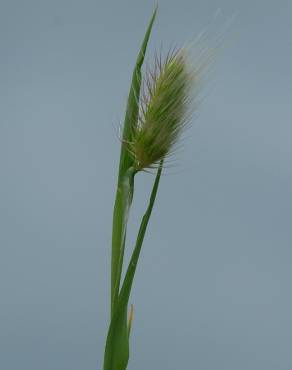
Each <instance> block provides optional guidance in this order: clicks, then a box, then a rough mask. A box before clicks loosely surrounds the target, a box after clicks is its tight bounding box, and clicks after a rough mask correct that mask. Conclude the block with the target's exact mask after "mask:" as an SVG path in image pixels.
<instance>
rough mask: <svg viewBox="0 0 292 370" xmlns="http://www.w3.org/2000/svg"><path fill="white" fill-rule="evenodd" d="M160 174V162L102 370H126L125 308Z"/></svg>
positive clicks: (127, 346)
mask: <svg viewBox="0 0 292 370" xmlns="http://www.w3.org/2000/svg"><path fill="white" fill-rule="evenodd" d="M161 172H162V162H161V163H160V167H159V169H158V171H157V174H156V178H155V182H154V185H153V188H152V192H151V196H150V201H149V205H148V208H147V210H146V212H145V214H144V216H143V218H142V222H141V225H140V228H139V232H138V236H137V240H136V245H135V248H134V250H133V253H132V256H131V259H130V263H129V266H128V269H127V272H126V275H125V279H124V282H123V285H122V288H121V292H120V294H119V297H118V304H117V307H116V309H115V312H114V315H113V318H112V320H111V323H110V327H109V332H108V336H107V341H106V348H105V358H104V370H125V369H126V368H127V364H128V359H129V340H128V334H129V332H130V328H127V307H128V303H129V298H130V293H131V288H132V284H133V280H134V276H135V272H136V267H137V263H138V259H139V255H140V252H141V248H142V244H143V240H144V236H145V232H146V229H147V225H148V222H149V219H150V216H151V213H152V209H153V205H154V202H155V198H156V194H157V190H158V185H159V181H160V176H161Z"/></svg>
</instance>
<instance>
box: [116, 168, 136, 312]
mask: <svg viewBox="0 0 292 370" xmlns="http://www.w3.org/2000/svg"><path fill="white" fill-rule="evenodd" d="M134 176H135V170H134V168H132V167H130V168H129V170H128V171H127V172H126V173H125V175H124V176H123V178H122V179H121V180H120V181H119V184H118V189H117V194H116V200H115V206H114V214H113V231H112V259H111V264H112V266H111V317H112V316H113V314H114V310H115V307H116V304H117V300H118V294H119V288H120V281H121V274H122V267H123V259H124V250H125V239H126V232H127V223H128V217H129V212H130V207H131V204H132V199H133V192H134Z"/></svg>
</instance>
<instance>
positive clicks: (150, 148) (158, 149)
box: [128, 49, 195, 171]
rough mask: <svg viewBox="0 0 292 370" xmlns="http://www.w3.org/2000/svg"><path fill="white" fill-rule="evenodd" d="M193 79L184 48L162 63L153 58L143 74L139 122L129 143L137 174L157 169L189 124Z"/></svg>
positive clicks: (170, 54)
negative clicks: (152, 61) (149, 67)
mask: <svg viewBox="0 0 292 370" xmlns="http://www.w3.org/2000/svg"><path fill="white" fill-rule="evenodd" d="M194 77H195V74H194V73H193V69H192V68H190V65H189V64H188V61H187V53H186V49H178V50H175V51H171V52H169V53H168V55H167V56H166V58H165V59H164V60H162V57H161V56H156V58H155V63H154V67H153V68H152V69H148V70H147V71H146V73H145V77H144V80H143V84H142V92H141V96H140V105H139V117H138V122H137V125H136V126H135V127H133V128H132V130H133V132H132V135H131V138H132V140H131V142H130V143H128V145H129V151H130V153H131V155H132V156H133V159H134V164H135V168H136V169H137V170H138V171H139V170H143V169H147V168H153V167H157V165H158V164H159V162H160V161H162V160H164V159H165V158H166V157H167V156H168V155H169V154H170V153H171V152H172V151H173V149H174V147H175V145H176V143H177V141H178V139H179V137H180V135H181V133H182V132H183V129H184V128H185V126H186V125H187V124H188V123H189V121H190V111H191V110H190V105H191V100H192V99H191V91H192V87H193V84H194V82H195V79H194Z"/></svg>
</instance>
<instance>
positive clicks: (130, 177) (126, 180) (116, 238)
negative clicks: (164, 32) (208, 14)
mask: <svg viewBox="0 0 292 370" xmlns="http://www.w3.org/2000/svg"><path fill="white" fill-rule="evenodd" d="M156 12H157V7H156V8H155V10H154V13H153V15H152V17H151V20H150V22H149V25H148V28H147V30H146V33H145V36H144V40H143V43H142V46H141V49H140V52H139V54H138V58H137V61H136V65H135V68H134V72H133V77H132V84H131V88H130V92H129V97H128V103H127V110H126V116H125V122H124V129H123V137H122V145H121V154H120V166H119V176H118V188H117V193H116V199H115V206H114V216H113V230H112V259H111V260H112V266H111V317H112V316H113V313H114V310H115V306H116V305H117V299H118V294H119V289H120V280H121V273H122V266H123V257H124V248H125V237H126V228H127V220H128V213H129V209H130V205H131V201H132V196H133V186H134V173H133V170H132V169H131V166H132V165H133V160H132V158H131V156H130V154H129V151H128V148H127V146H126V143H127V142H129V141H131V134H132V128H133V126H135V125H136V124H137V120H138V113H139V96H140V89H141V67H142V64H143V61H144V56H145V53H146V48H147V44H148V40H149V37H150V33H151V30H152V26H153V22H154V20H155V17H156ZM129 171H130V172H129Z"/></svg>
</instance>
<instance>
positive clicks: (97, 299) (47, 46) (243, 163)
mask: <svg viewBox="0 0 292 370" xmlns="http://www.w3.org/2000/svg"><path fill="white" fill-rule="evenodd" d="M152 9H153V2H152V1H141V0H139V1H137V0H136V1H134V0H124V1H112V0H108V1H98V0H84V1H77V0H71V1H69V0H58V1H57V0H52V1H42V0H38V1H37V0H27V1H20V0H1V2H0V82H1V83H0V98H1V100H0V101H1V103H0V106H1V109H0V171H1V183H0V225H1V233H0V328H1V330H0V369H1V370H20V369H21V370H39V369H41V370H96V369H99V370H101V369H102V357H103V349H104V340H105V335H106V328H107V320H108V313H107V312H108V288H109V280H108V278H109V262H110V260H109V258H110V233H111V230H110V226H111V212H112V206H113V199H114V189H115V182H116V174H117V165H118V155H119V142H118V139H117V135H116V128H117V126H118V124H119V123H120V122H121V121H122V119H123V115H124V109H125V103H126V98H127V93H128V88H129V82H130V76H131V73H132V68H133V65H134V61H135V58H136V54H137V51H138V48H139V45H140V42H141V40H142V37H143V34H144V31H145V27H146V25H147V22H148V20H149V17H150V15H151V12H152ZM216 13H217V14H220V16H219V18H216V20H214V14H216ZM234 15H236V17H235V18H234V20H233V22H232V24H231V25H230V26H229V27H228V28H227V30H225V31H224V38H225V40H226V42H225V43H224V47H223V48H222V50H221V51H220V53H219V55H218V57H216V60H215V62H214V65H213V66H212V73H211V74H210V76H209V77H208V78H209V80H208V79H207V80H208V81H207V87H206V97H205V99H204V101H203V103H202V106H201V107H200V110H199V112H198V114H197V117H196V119H194V124H193V127H192V129H191V130H190V131H189V135H188V136H189V137H187V138H186V140H185V143H184V150H183V152H182V154H180V156H179V162H178V164H177V166H176V168H175V169H174V171H169V172H170V173H169V174H168V175H166V176H164V177H163V178H162V182H161V187H160V190H159V194H158V201H157V204H156V206H155V209H154V212H153V217H152V220H151V222H150V225H149V234H148V235H147V237H146V239H145V244H144V248H143V252H142V256H141V260H140V264H139V268H138V270H137V278H136V281H135V284H134V290H133V294H132V297H131V302H133V303H134V305H135V320H134V324H133V335H132V348H131V349H132V351H131V352H132V353H131V360H130V364H129V370H164V369H165V370H184V369H188V370H190V369H191V370H247V369H248V370H291V368H292V356H291V347H292V319H291V312H292V296H291V281H292V269H291V263H292V231H291V230H292V228H291V219H292V199H291V195H292V194H291V188H292V186H291V185H292V165H291V163H292V145H291V137H292V125H291V122H292V120H291V116H292V114H291V98H292V93H291V86H292V74H291V65H292V48H291V34H292V22H291V18H292V2H291V1H289V0H286V1H285V0H279V1H268V0H246V1H239V0H233V1H231V0H221V1H219V0H198V1H194V0H192V1H191V0H180V1H173V0H168V1H167V0H160V1H159V13H158V17H157V21H156V24H155V26H154V29H153V34H152V38H151V42H150V44H149V55H150V56H151V55H153V52H154V50H155V49H157V48H159V46H160V44H161V42H162V43H163V45H164V46H165V47H166V48H167V47H168V46H169V45H173V44H177V45H180V44H183V43H185V41H188V40H190V39H192V38H193V37H194V36H195V35H196V34H198V33H199V32H200V31H201V30H202V29H204V28H205V27H207V29H208V30H209V35H210V39H209V40H210V43H211V44H212V42H213V41H212V37H216V35H217V34H218V33H220V32H221V31H222V30H223V29H225V25H226V22H227V23H228V22H229V20H230V19H231V18H232V17H233V16H234ZM152 181H153V177H152V176H151V175H143V176H142V175H141V176H139V178H138V179H137V186H136V188H137V194H136V198H135V206H134V209H133V213H132V218H131V227H130V235H129V245H128V248H131V246H132V241H133V240H134V236H135V231H136V229H137V225H138V217H139V216H140V215H141V214H142V212H143V211H144V208H145V207H144V206H145V201H144V199H145V197H146V196H147V194H148V192H149V189H150V185H151V182H152Z"/></svg>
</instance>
